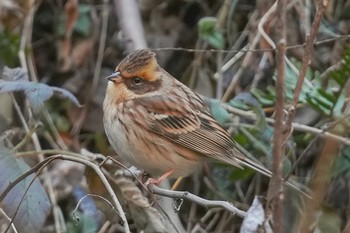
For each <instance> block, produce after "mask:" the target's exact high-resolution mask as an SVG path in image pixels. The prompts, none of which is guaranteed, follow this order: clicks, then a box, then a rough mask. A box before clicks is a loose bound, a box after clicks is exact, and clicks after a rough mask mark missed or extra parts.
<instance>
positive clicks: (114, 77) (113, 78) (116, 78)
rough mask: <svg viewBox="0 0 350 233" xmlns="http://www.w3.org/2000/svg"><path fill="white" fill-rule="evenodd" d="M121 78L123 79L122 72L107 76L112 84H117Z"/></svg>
mask: <svg viewBox="0 0 350 233" xmlns="http://www.w3.org/2000/svg"><path fill="white" fill-rule="evenodd" d="M120 77H121V76H120V72H119V71H115V72H113V73H112V74H111V75H109V76H107V77H106V79H108V81H111V82H116V81H117V80H118V79H119V78H120Z"/></svg>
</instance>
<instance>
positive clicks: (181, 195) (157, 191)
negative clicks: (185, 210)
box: [148, 184, 246, 217]
mask: <svg viewBox="0 0 350 233" xmlns="http://www.w3.org/2000/svg"><path fill="white" fill-rule="evenodd" d="M148 189H149V190H150V191H151V192H152V193H154V194H158V195H161V196H165V197H170V198H175V199H176V198H180V199H185V200H189V201H192V202H195V203H197V204H199V205H201V206H205V207H222V208H224V209H226V210H228V211H230V212H231V213H233V214H237V215H238V216H240V217H245V215H246V212H244V211H243V210H240V209H238V208H236V207H235V206H233V205H232V204H231V203H229V202H227V201H213V200H207V199H204V198H201V197H198V196H196V195H193V194H192V193H190V192H186V191H185V192H181V191H172V190H167V189H162V188H159V187H158V186H155V185H154V184H150V185H148Z"/></svg>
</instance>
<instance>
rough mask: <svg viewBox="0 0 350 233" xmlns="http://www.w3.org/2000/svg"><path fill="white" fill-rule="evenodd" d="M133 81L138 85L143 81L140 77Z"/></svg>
mask: <svg viewBox="0 0 350 233" xmlns="http://www.w3.org/2000/svg"><path fill="white" fill-rule="evenodd" d="M132 81H133V82H134V83H135V84H137V85H138V84H141V82H142V79H141V78H140V77H137V76H135V77H133V78H132Z"/></svg>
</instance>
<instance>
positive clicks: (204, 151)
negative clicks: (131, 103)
mask: <svg viewBox="0 0 350 233" xmlns="http://www.w3.org/2000/svg"><path fill="white" fill-rule="evenodd" d="M139 103H140V104H142V106H143V107H144V109H146V111H147V112H148V115H149V116H150V117H149V119H148V120H146V121H147V122H148V123H147V124H148V126H149V128H150V129H151V130H152V131H153V132H154V133H157V134H158V135H162V136H163V137H165V138H166V139H168V140H170V141H172V142H174V143H176V144H177V145H178V146H182V147H185V148H187V149H190V150H192V151H194V152H197V153H199V154H201V155H205V156H207V157H209V158H213V159H216V160H219V161H222V162H227V163H230V164H233V165H235V166H239V164H238V162H237V156H238V157H240V156H242V155H241V154H237V153H239V152H238V151H237V150H236V149H235V143H234V141H233V140H232V139H231V137H230V135H229V134H228V133H227V132H226V131H225V130H224V129H223V128H222V127H221V126H220V125H219V124H218V123H217V122H216V121H215V120H214V119H213V117H212V116H211V115H210V114H209V112H208V111H207V108H206V107H205V105H204V103H203V101H202V100H201V99H200V97H198V96H197V95H194V94H192V96H190V98H187V97H185V98H184V96H183V95H182V96H181V97H180V96H179V97H176V96H170V95H169V96H153V97H148V98H142V101H140V102H139ZM236 154H237V155H236Z"/></svg>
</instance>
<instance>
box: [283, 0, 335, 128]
mask: <svg viewBox="0 0 350 233" xmlns="http://www.w3.org/2000/svg"><path fill="white" fill-rule="evenodd" d="M327 4H328V0H319V2H318V6H317V12H316V16H315V19H314V21H313V23H312V26H311V32H310V35H307V36H306V45H305V53H304V56H303V59H302V63H301V68H300V72H299V78H298V81H297V84H296V86H295V89H294V95H293V100H292V105H291V107H290V108H289V113H288V118H287V124H286V126H287V130H288V131H291V129H292V122H293V119H294V116H295V112H296V106H297V104H298V101H299V96H300V93H301V89H302V86H303V83H304V80H305V75H306V72H307V68H308V67H309V62H310V59H311V54H312V50H313V44H314V41H315V39H316V35H317V32H318V29H319V27H320V23H321V19H322V17H323V14H324V11H325V10H326V6H327Z"/></svg>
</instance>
